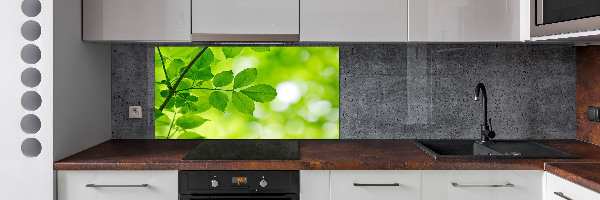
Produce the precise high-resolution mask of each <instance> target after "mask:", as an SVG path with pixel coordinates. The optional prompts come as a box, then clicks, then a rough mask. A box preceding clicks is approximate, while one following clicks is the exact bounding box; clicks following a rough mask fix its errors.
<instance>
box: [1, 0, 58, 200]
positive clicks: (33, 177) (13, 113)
mask: <svg viewBox="0 0 600 200" xmlns="http://www.w3.org/2000/svg"><path fill="white" fill-rule="evenodd" d="M21 2H22V0H10V1H2V6H0V19H2V22H1V23H0V24H2V29H1V30H0V44H2V47H1V48H0V86H1V88H2V89H1V90H0V91H1V96H0V112H1V113H2V114H1V115H0V127H2V131H0V138H1V139H0V199H2V200H4V199H6V200H10V199H38V200H45V199H52V196H53V187H52V184H53V171H52V162H53V154H52V150H53V143H52V139H53V137H52V126H53V121H52V112H53V107H52V103H53V99H52V94H53V91H52V89H53V88H52V86H53V83H52V72H53V71H52V60H53V59H52V36H53V32H52V26H53V22H52V6H53V5H52V1H47V0H42V1H41V5H42V6H41V7H42V9H41V12H40V14H39V15H37V16H35V17H27V16H26V15H25V14H23V12H21ZM28 20H35V21H37V22H38V23H39V24H40V26H41V30H42V31H41V36H40V38H38V39H36V40H34V41H28V40H26V39H24V38H23V36H21V25H22V24H23V23H24V22H26V21H28ZM27 44H33V45H37V46H38V47H39V49H40V50H41V59H40V60H39V62H37V63H35V64H26V63H25V62H24V61H23V60H21V56H20V53H21V49H22V48H23V46H25V45H27ZM28 67H33V68H36V69H38V70H39V71H40V72H41V74H42V79H41V83H40V84H39V85H38V86H37V87H34V88H28V87H26V86H25V85H23V84H22V83H21V73H22V72H23V70H25V69H26V68H28ZM26 91H35V92H37V93H38V94H39V95H40V96H41V97H42V103H41V107H39V108H38V109H36V110H34V111H27V110H26V109H24V108H23V107H22V106H21V96H22V95H23V93H25V92H26ZM27 114H35V115H37V116H38V117H39V118H40V121H41V128H40V130H39V131H38V132H37V133H35V134H26V133H25V132H24V131H22V130H21V126H20V122H21V118H22V117H23V116H25V115H27ZM27 138H32V139H35V140H38V141H39V142H40V143H41V147H42V148H41V153H40V154H39V155H37V157H26V156H25V155H23V153H22V152H21V144H22V142H23V141H24V140H25V139H27Z"/></svg>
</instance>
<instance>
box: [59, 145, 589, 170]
mask: <svg viewBox="0 0 600 200" xmlns="http://www.w3.org/2000/svg"><path fill="white" fill-rule="evenodd" d="M200 142H202V140H109V141H107V142H104V143H102V144H99V145H97V146H94V147H92V148H89V149H87V150H85V151H82V152H80V153H77V154H75V155H73V156H70V157H68V158H65V159H63V160H60V161H58V162H56V163H54V169H55V170H542V169H544V163H546V162H600V147H598V146H596V145H593V144H589V143H585V142H581V141H577V140H537V142H539V143H541V144H544V145H548V146H550V147H554V148H556V149H559V150H562V151H566V152H569V153H573V154H577V155H579V156H581V157H582V158H581V159H563V160H560V159H440V160H435V159H433V158H432V157H431V156H429V155H427V154H426V153H425V152H423V151H422V150H421V149H419V148H418V147H416V146H415V145H413V144H412V143H411V142H410V140H387V139H374V140H300V142H299V146H300V160H200V161H183V160H181V158H183V157H184V156H185V155H186V154H187V153H188V152H189V151H191V150H192V149H194V147H196V145H198V144H199V143H200Z"/></svg>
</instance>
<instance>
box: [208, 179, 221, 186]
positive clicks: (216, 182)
mask: <svg viewBox="0 0 600 200" xmlns="http://www.w3.org/2000/svg"><path fill="white" fill-rule="evenodd" d="M210 186H211V187H218V186H219V181H217V180H212V181H210Z"/></svg>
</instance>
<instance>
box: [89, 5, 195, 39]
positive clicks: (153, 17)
mask: <svg viewBox="0 0 600 200" xmlns="http://www.w3.org/2000/svg"><path fill="white" fill-rule="evenodd" d="M82 14H83V40H86V41H190V33H191V30H190V26H191V25H190V20H191V15H190V0H126V1H123V0H83V12H82Z"/></svg>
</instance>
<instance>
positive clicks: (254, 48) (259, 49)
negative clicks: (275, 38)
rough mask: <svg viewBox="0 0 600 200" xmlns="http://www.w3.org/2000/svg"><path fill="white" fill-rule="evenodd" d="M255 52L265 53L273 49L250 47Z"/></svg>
mask: <svg viewBox="0 0 600 200" xmlns="http://www.w3.org/2000/svg"><path fill="white" fill-rule="evenodd" d="M250 48H251V49H252V50H253V51H255V52H265V51H270V50H271V47H250Z"/></svg>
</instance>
